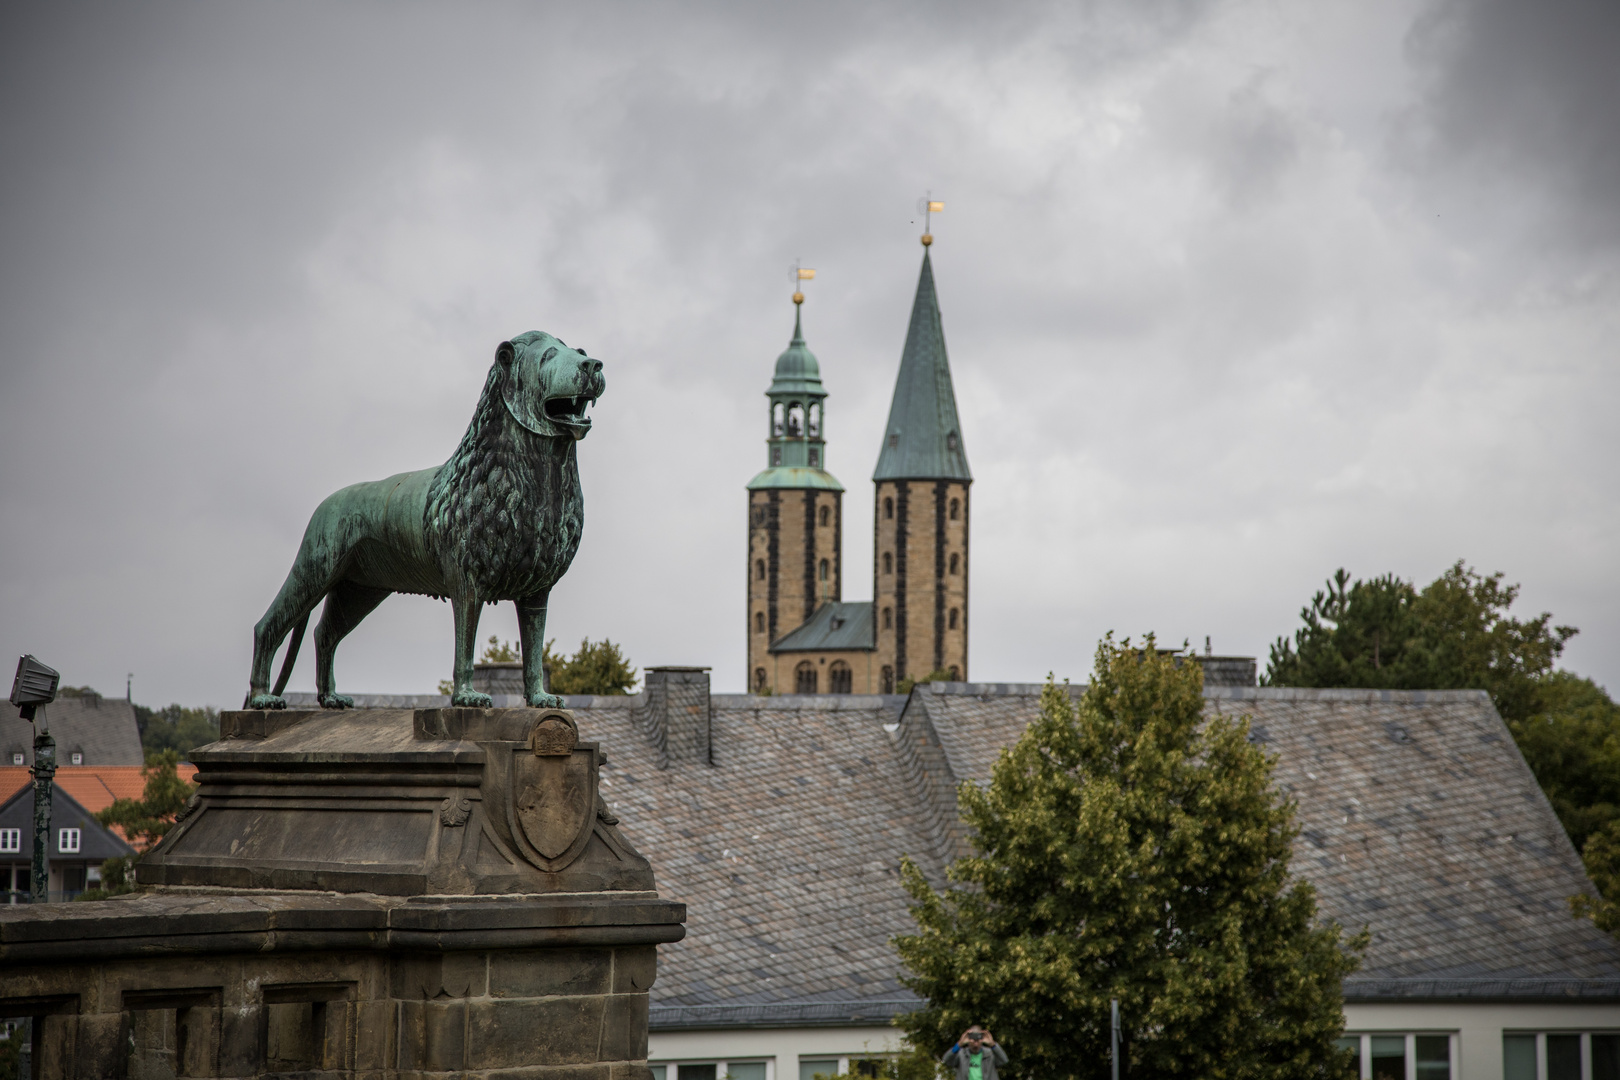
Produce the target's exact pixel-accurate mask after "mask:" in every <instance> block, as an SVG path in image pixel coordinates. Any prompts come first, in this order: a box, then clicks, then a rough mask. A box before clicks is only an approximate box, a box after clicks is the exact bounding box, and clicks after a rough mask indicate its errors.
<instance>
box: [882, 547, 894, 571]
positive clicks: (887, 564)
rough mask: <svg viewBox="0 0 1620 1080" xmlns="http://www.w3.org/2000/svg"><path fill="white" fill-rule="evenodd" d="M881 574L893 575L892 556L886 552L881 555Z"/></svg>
mask: <svg viewBox="0 0 1620 1080" xmlns="http://www.w3.org/2000/svg"><path fill="white" fill-rule="evenodd" d="M883 572H884V573H885V574H892V573H894V556H893V555H891V554H889V553H888V552H887V551H885V552H884V553H883Z"/></svg>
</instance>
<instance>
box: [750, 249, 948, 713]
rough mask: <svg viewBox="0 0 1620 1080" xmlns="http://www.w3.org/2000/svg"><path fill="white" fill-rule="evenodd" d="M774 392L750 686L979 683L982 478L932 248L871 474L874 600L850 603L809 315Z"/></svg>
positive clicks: (759, 520) (760, 478) (756, 481)
mask: <svg viewBox="0 0 1620 1080" xmlns="http://www.w3.org/2000/svg"><path fill="white" fill-rule="evenodd" d="M802 302H803V297H802V295H800V294H795V296H794V303H795V304H796V305H799V304H802ZM766 397H767V399H768V400H769V402H770V427H769V432H768V436H767V438H766V455H767V457H766V462H767V464H766V468H765V470H764V471H763V472H761V473H760V474H759V475H757V476H755V477H754V478H753V480H751V481H749V484H748V568H747V576H748V590H747V597H748V614H747V619H748V623H747V631H748V669H747V670H748V672H749V690H750V691H751V692H752V693H755V694H762V693H776V694H784V693H788V694H851V693H853V694H892V693H895V692H896V690H897V689H898V688H899V687H900V685H901V683H902V682H903V681H904V680H907V679H910V680H913V681H926V680H927V679H928V677H929V676H930V675H942V676H948V677H949V679H950V680H952V681H958V680H965V679H967V678H968V522H969V520H970V509H969V498H968V491H969V487H970V486H971V485H972V483H973V474H972V472H971V471H970V470H969V468H968V463H967V452H966V450H965V448H964V445H963V440H962V429H961V423H960V421H959V420H958V417H957V412H956V394H955V390H954V388H953V386H952V383H951V370H950V362H949V358H948V356H947V353H946V349H945V333H944V329H943V326H942V323H941V320H940V314H939V300H938V295H937V293H936V292H935V288H934V271H933V265H932V262H931V260H930V258H929V253H928V251H927V250H926V247H925V250H924V252H923V262H922V270H921V273H920V274H919V277H918V281H917V293H916V298H915V299H914V300H913V302H912V308H911V322H910V325H909V327H908V329H907V332H906V344H905V349H904V351H903V352H902V354H901V358H900V371H899V374H898V376H897V377H896V380H895V387H894V398H893V401H892V403H891V404H890V406H889V419H888V424H887V426H886V427H885V429H884V435H883V443H882V449H881V450H880V451H879V453H878V461H877V466H876V468H875V469H874V470H873V474H872V481H873V493H872V498H873V514H872V519H873V534H874V535H873V560H872V563H873V565H872V596H873V599H872V600H871V601H857V602H845V601H844V599H843V560H842V550H843V543H842V535H843V495H844V488H843V485H842V484H840V483H839V482H838V480H837V478H836V477H834V476H833V475H832V473H831V472H829V471H827V456H826V455H827V445H826V439H825V436H824V427H823V420H824V409H825V404H826V398H827V391H826V388H825V386H824V385H823V383H822V381H821V368H820V364H819V362H818V361H817V360H816V357H815V354H813V353H812V352H811V351H810V349H809V347H808V346H807V345H806V344H805V340H804V333H803V324H802V320H801V318H800V315H799V313H798V312H797V311H796V312H795V316H794V323H793V340H792V342H791V343H790V344H789V345H788V347H787V349H786V351H784V352H783V353H782V355H781V356H779V357H778V358H777V361H776V370H775V375H774V378H773V379H772V381H771V386H770V389H769V390H767V391H766Z"/></svg>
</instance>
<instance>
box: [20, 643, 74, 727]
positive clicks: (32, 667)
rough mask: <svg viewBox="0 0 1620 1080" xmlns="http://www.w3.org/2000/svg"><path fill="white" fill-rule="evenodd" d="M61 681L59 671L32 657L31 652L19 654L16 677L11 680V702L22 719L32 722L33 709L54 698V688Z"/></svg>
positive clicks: (47, 703)
mask: <svg viewBox="0 0 1620 1080" xmlns="http://www.w3.org/2000/svg"><path fill="white" fill-rule="evenodd" d="M61 682H62V675H61V673H60V672H58V671H57V670H56V669H55V668H53V667H47V666H46V665H44V664H42V663H40V662H39V661H38V660H36V659H34V656H33V654H32V653H29V654H28V655H26V656H19V657H18V658H17V677H16V678H14V679H12V680H11V703H12V704H13V705H15V706H17V711H18V712H19V713H21V714H22V718H23V719H24V720H27V721H29V722H32V721H33V719H34V712H35V710H37V709H38V708H39V707H40V706H41V705H49V704H50V703H51V702H53V701H55V700H56V688H57V687H58V686H59V685H61Z"/></svg>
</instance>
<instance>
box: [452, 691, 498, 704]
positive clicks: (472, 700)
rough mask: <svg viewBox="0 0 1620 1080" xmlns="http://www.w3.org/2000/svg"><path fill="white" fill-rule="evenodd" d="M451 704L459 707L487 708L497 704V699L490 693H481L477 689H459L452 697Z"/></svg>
mask: <svg viewBox="0 0 1620 1080" xmlns="http://www.w3.org/2000/svg"><path fill="white" fill-rule="evenodd" d="M450 704H452V705H454V706H455V707H456V708H458V709H487V708H489V707H490V706H491V705H493V704H495V699H494V698H492V697H490V696H489V695H488V694H480V693H479V692H478V691H477V690H457V691H456V692H455V696H453V697H452V698H451V699H450Z"/></svg>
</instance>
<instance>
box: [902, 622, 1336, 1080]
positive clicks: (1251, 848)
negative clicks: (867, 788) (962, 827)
mask: <svg viewBox="0 0 1620 1080" xmlns="http://www.w3.org/2000/svg"><path fill="white" fill-rule="evenodd" d="M1179 660H1180V658H1177V657H1174V656H1169V655H1160V654H1159V653H1158V652H1157V651H1156V649H1155V647H1154V641H1153V638H1152V637H1151V636H1150V637H1149V638H1148V639H1147V641H1146V647H1145V648H1142V649H1137V648H1135V647H1133V646H1132V645H1131V643H1130V642H1129V641H1128V640H1127V641H1125V642H1122V643H1119V644H1116V643H1115V642H1114V641H1113V638H1112V636H1111V635H1110V637H1108V638H1106V639H1104V640H1103V641H1102V642H1101V643H1100V644H1099V646H1098V649H1097V664H1096V673H1095V675H1094V677H1093V680H1092V683H1091V685H1090V686H1089V687H1088V688H1087V689H1086V691H1085V693H1084V695H1083V696H1082V697H1081V699H1080V702H1079V705H1078V708H1076V705H1075V703H1074V702H1073V701H1072V699H1071V696H1070V694H1069V692H1068V689H1067V687H1066V686H1058V685H1055V684H1053V683H1052V682H1050V681H1049V682H1048V683H1047V686H1046V688H1045V690H1044V691H1043V693H1042V695H1041V711H1040V716H1039V718H1038V719H1037V720H1036V721H1035V722H1034V723H1033V724H1031V725H1030V727H1029V728H1028V730H1027V731H1026V732H1025V733H1024V735H1023V737H1022V738H1021V739H1020V740H1019V741H1018V743H1017V744H1016V745H1014V746H1012V747H1010V748H1009V749H1007V750H1005V751H1003V752H1002V754H1001V757H1000V759H999V760H998V761H997V763H996V765H995V768H994V770H993V771H992V774H991V780H990V784H989V785H988V786H987V787H979V786H977V785H975V784H972V783H967V784H964V785H963V786H962V788H961V791H960V794H959V798H960V804H961V808H962V813H963V816H964V819H965V820H966V821H967V823H968V824H969V826H970V827H971V835H972V845H973V849H974V853H973V854H971V855H970V856H968V857H966V858H963V859H960V860H958V861H957V862H956V863H955V864H954V866H952V867H951V869H950V871H949V878H950V880H951V883H950V884H949V885H948V886H947V887H946V888H945V889H943V890H940V891H936V890H935V889H934V888H933V887H932V886H931V885H930V884H929V883H928V881H927V880H926V879H925V878H924V876H923V874H922V873H921V871H920V870H919V869H918V867H917V866H916V865H915V864H914V863H912V862H910V861H909V860H907V861H906V863H905V864H904V866H903V867H902V872H903V877H904V881H905V885H906V888H907V890H908V892H909V893H910V894H911V897H912V900H913V905H912V909H911V910H912V916H913V918H914V919H915V921H916V923H917V926H918V933H916V934H914V935H908V936H903V937H899V938H896V939H895V942H894V944H895V947H896V949H897V950H898V952H899V954H900V959H901V962H902V963H903V964H904V965H905V967H906V968H907V969H908V970H909V972H910V974H909V975H908V976H906V977H905V979H904V981H905V982H906V984H907V985H908V986H910V987H911V988H912V989H913V990H914V991H916V992H917V993H918V994H919V995H920V996H922V997H923V998H924V999H925V1000H926V1001H927V1004H926V1006H925V1007H924V1008H922V1009H920V1010H918V1011H916V1012H913V1013H911V1014H909V1015H906V1016H903V1017H900V1018H899V1019H898V1020H897V1023H899V1025H900V1026H901V1027H902V1028H904V1029H905V1031H906V1032H907V1034H908V1036H909V1037H910V1039H911V1041H912V1043H913V1044H914V1045H918V1046H932V1047H938V1048H939V1050H943V1049H944V1048H945V1047H947V1046H949V1045H950V1044H951V1042H952V1041H953V1040H954V1039H955V1037H956V1035H957V1033H959V1032H960V1031H962V1030H963V1029H964V1028H966V1027H967V1026H968V1025H969V1024H971V1023H983V1024H985V1025H986V1026H987V1027H988V1028H989V1029H990V1030H991V1031H992V1032H993V1033H994V1034H995V1037H996V1039H997V1040H998V1041H999V1042H1001V1043H1002V1044H1003V1045H1005V1046H1006V1048H1007V1051H1008V1053H1009V1054H1010V1055H1011V1056H1012V1062H1011V1065H1010V1067H1009V1068H1008V1069H1007V1070H1004V1071H1005V1072H1006V1073H1007V1074H1008V1075H1009V1076H1011V1077H1041V1078H1043V1080H1044V1078H1061V1077H1103V1076H1106V1075H1107V1074H1108V1068H1109V1061H1108V1053H1109V1050H1108V1047H1109V1001H1110V999H1112V998H1117V999H1119V1002H1120V1013H1121V1022H1122V1024H1123V1027H1124V1029H1125V1050H1124V1052H1123V1053H1122V1055H1121V1057H1122V1068H1121V1075H1122V1076H1129V1077H1132V1078H1137V1077H1172V1076H1185V1077H1209V1078H1221V1077H1243V1078H1246V1080H1255V1078H1259V1080H1269V1078H1284V1077H1342V1076H1345V1075H1346V1074H1347V1070H1348V1056H1347V1054H1345V1053H1344V1052H1342V1051H1340V1050H1338V1049H1336V1047H1335V1039H1337V1038H1338V1036H1339V1035H1340V1033H1341V1030H1342V1026H1343V1014H1342V996H1341V983H1342V980H1343V978H1344V976H1345V975H1346V974H1347V973H1349V972H1351V971H1353V970H1354V969H1355V967H1356V966H1357V964H1358V962H1359V952H1360V950H1361V949H1362V948H1363V947H1364V946H1365V937H1364V936H1363V937H1358V938H1354V939H1351V940H1348V941H1347V940H1345V939H1344V937H1343V935H1342V933H1341V931H1340V929H1339V927H1338V926H1336V925H1333V924H1326V925H1324V924H1320V923H1319V922H1318V921H1317V919H1316V897H1315V892H1314V890H1313V889H1312V888H1311V886H1310V884H1309V883H1307V882H1305V881H1301V880H1298V879H1293V878H1291V877H1290V876H1289V873H1288V860H1289V855H1290V850H1291V844H1292V841H1293V838H1294V835H1295V833H1296V831H1297V829H1296V827H1295V825H1294V810H1293V805H1292V804H1291V803H1290V802H1289V801H1288V800H1287V799H1285V798H1284V797H1283V796H1282V795H1281V794H1279V793H1278V792H1277V791H1276V790H1275V789H1274V788H1273V786H1272V782H1271V772H1272V765H1273V760H1272V759H1271V758H1268V757H1267V755H1266V754H1265V753H1264V752H1263V751H1262V750H1261V749H1260V748H1259V747H1258V746H1255V745H1253V744H1251V743H1250V742H1249V740H1248V722H1247V720H1246V719H1233V718H1230V717H1227V716H1223V715H1216V716H1213V717H1210V718H1208V719H1207V720H1206V718H1205V717H1204V715H1203V705H1204V701H1203V693H1202V690H1203V673H1202V669H1201V668H1199V666H1198V665H1196V664H1191V663H1180V662H1179Z"/></svg>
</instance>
